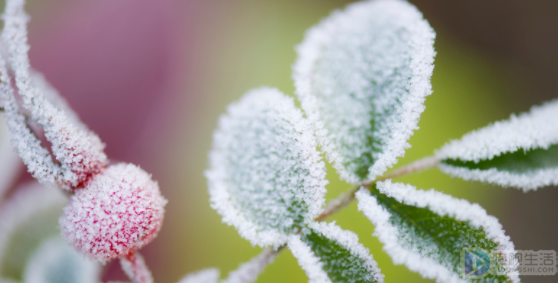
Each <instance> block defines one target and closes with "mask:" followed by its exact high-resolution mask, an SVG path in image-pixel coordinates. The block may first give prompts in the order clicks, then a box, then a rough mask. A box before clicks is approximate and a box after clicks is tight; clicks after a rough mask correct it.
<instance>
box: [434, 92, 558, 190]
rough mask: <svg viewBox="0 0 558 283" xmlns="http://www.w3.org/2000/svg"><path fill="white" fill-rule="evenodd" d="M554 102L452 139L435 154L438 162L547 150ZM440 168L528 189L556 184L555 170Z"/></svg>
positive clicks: (555, 134) (556, 137)
mask: <svg viewBox="0 0 558 283" xmlns="http://www.w3.org/2000/svg"><path fill="white" fill-rule="evenodd" d="M556 121H558V100H554V101H551V102H548V103H546V104H544V105H542V106H535V107H533V108H532V109H531V111H530V112H528V113H523V114H520V115H519V116H515V115H512V116H511V117H510V119H509V120H505V121H500V122H496V123H494V124H492V125H489V126H487V127H484V128H482V129H479V130H476V131H473V132H471V133H468V134H466V135H464V136H463V137H462V138H461V139H460V140H453V141H451V142H449V143H447V144H446V145H444V146H443V147H442V148H441V149H440V150H438V151H437V152H436V156H437V157H439V158H440V159H453V160H461V161H473V162H480V161H483V160H490V159H492V158H494V157H497V156H500V155H502V154H505V153H511V152H516V151H518V150H522V151H528V150H531V149H539V148H542V149H547V148H549V147H550V146H552V145H556V144H558V123H557V122H556ZM440 169H441V170H442V171H444V172H446V173H448V174H450V175H453V176H456V177H460V178H463V179H465V180H475V181H483V182H489V183H493V184H498V185H502V186H505V187H508V186H512V187H519V188H523V189H524V190H526V191H527V190H532V189H536V188H539V187H543V186H549V185H558V168H546V169H540V170H533V171H531V172H525V173H513V172H506V171H503V170H498V169H496V168H492V169H489V170H479V169H475V170H471V169H468V168H461V167H457V166H452V165H449V164H443V163H442V164H441V165H440Z"/></svg>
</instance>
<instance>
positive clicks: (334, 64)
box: [293, 0, 435, 183]
mask: <svg viewBox="0 0 558 283" xmlns="http://www.w3.org/2000/svg"><path fill="white" fill-rule="evenodd" d="M434 37H435V33H434V31H433V30H432V28H431V27H430V25H429V24H428V22H427V21H426V20H424V19H423V18H422V14H421V13H420V12H419V11H418V10H417V9H416V8H415V7H414V6H413V5H411V4H409V3H408V2H407V1H401V0H371V1H363V2H358V3H355V4H351V5H349V6H348V7H347V8H346V9H345V10H344V11H337V12H334V13H333V14H332V15H331V16H330V17H328V18H327V19H325V20H323V21H322V22H321V23H320V24H318V25H317V26H315V27H313V28H312V29H310V30H309V31H308V32H307V34H306V38H305V40H304V41H303V43H302V44H301V45H300V46H298V48H297V51H298V60H297V61H296V63H295V65H294V67H293V69H294V74H293V78H294V81H295V86H296V93H297V95H298V97H299V99H300V101H301V103H302V108H303V109H304V111H305V112H306V114H307V115H308V118H309V119H310V120H311V121H312V123H313V125H314V128H315V131H316V133H317V136H318V139H319V142H320V145H321V146H322V148H324V150H325V151H326V152H327V156H328V159H329V160H330V161H332V162H333V163H334V166H335V168H336V169H337V171H338V172H339V174H340V176H341V178H342V179H344V180H346V181H348V182H351V183H358V182H361V181H365V180H371V179H374V178H375V177H376V176H379V175H381V174H382V173H383V172H385V171H386V170H387V169H388V168H389V167H391V166H392V165H393V164H395V163H396V162H397V158H398V157H401V156H403V155H404V153H405V149H406V148H408V147H410V145H409V144H408V142H407V140H408V139H409V137H410V136H411V135H412V134H413V131H414V130H415V129H417V128H418V127H417V124H418V120H419V118H420V114H421V113H422V112H423V110H424V105H423V103H424V100H425V97H426V96H428V95H430V94H431V93H432V89H431V84H430V77H431V75H432V71H433V65H432V64H433V60H434V55H435V52H434V48H433V43H434ZM371 122H372V123H371ZM357 171H358V173H357Z"/></svg>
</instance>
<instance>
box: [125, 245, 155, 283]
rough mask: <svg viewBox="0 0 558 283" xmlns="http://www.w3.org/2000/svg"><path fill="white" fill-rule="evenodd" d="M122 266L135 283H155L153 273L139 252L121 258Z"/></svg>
mask: <svg viewBox="0 0 558 283" xmlns="http://www.w3.org/2000/svg"><path fill="white" fill-rule="evenodd" d="M120 265H122V269H123V270H124V272H125V273H126V275H128V277H129V278H130V280H132V282H133V283H153V276H151V271H150V270H149V268H148V267H147V265H146V264H145V260H144V259H143V257H142V256H141V255H140V254H139V253H138V252H135V253H132V254H129V255H127V256H124V257H121V258H120Z"/></svg>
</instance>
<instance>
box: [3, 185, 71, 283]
mask: <svg viewBox="0 0 558 283" xmlns="http://www.w3.org/2000/svg"><path fill="white" fill-rule="evenodd" d="M66 201H67V200H66V198H65V197H64V195H62V193H61V192H60V191H59V190H57V189H49V188H46V187H44V186H42V185H40V184H38V183H36V182H33V183H31V184H28V185H25V186H24V187H22V188H18V189H17V190H16V192H15V193H14V194H13V195H12V197H11V198H10V199H9V200H8V201H7V202H6V203H5V204H4V205H3V206H2V208H1V209H0V278H3V279H11V280H14V281H21V280H22V274H23V270H24V267H25V265H26V263H27V262H28V261H29V258H30V256H31V254H33V252H34V251H35V250H36V249H37V248H38V247H39V246H40V244H41V242H42V241H43V240H44V239H46V238H49V237H52V236H56V235H59V234H60V232H59V230H58V217H59V216H60V214H61V213H62V207H63V206H64V204H65V203H66Z"/></svg>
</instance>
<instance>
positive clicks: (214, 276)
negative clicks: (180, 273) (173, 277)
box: [178, 268, 219, 283]
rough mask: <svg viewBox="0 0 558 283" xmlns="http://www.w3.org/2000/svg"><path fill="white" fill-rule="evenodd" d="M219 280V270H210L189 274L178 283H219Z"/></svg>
mask: <svg viewBox="0 0 558 283" xmlns="http://www.w3.org/2000/svg"><path fill="white" fill-rule="evenodd" d="M217 280H219V270H217V269H215V268H209V269H205V270H202V271H198V272H196V273H193V274H188V275H186V277H184V278H182V279H181V280H180V281H179V282H178V283H217Z"/></svg>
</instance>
